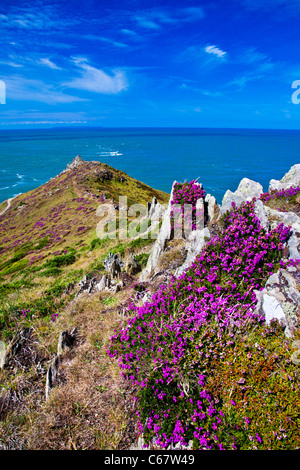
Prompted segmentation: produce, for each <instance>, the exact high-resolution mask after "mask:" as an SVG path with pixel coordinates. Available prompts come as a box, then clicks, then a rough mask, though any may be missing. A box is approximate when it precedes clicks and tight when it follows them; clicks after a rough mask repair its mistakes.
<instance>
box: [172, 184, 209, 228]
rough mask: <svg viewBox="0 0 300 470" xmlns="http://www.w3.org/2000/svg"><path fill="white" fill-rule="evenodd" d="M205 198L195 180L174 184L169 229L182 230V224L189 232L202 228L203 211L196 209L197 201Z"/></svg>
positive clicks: (203, 192)
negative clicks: (188, 228)
mask: <svg viewBox="0 0 300 470" xmlns="http://www.w3.org/2000/svg"><path fill="white" fill-rule="evenodd" d="M204 198H205V191H204V190H203V189H202V187H201V186H200V184H199V183H197V181H196V180H193V181H190V182H185V183H178V182H176V183H175V184H174V188H173V198H172V201H171V205H173V206H174V208H173V210H172V211H171V228H172V229H173V230H174V229H176V228H177V229H182V228H183V223H182V222H185V223H186V226H187V227H190V228H191V230H196V229H198V228H202V227H201V226H200V223H201V221H203V217H204V214H203V210H202V209H197V207H196V205H197V201H198V200H199V199H204Z"/></svg>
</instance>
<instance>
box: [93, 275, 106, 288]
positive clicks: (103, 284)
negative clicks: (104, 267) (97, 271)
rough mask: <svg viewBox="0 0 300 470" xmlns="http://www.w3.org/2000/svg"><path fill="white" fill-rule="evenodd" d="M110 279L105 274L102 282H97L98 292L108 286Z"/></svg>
mask: <svg viewBox="0 0 300 470" xmlns="http://www.w3.org/2000/svg"><path fill="white" fill-rule="evenodd" d="M108 285H109V281H108V278H107V277H106V276H105V274H104V275H103V276H102V278H101V280H100V282H98V284H96V286H95V289H96V291H97V292H102V291H104V290H105V288H106V287H108Z"/></svg>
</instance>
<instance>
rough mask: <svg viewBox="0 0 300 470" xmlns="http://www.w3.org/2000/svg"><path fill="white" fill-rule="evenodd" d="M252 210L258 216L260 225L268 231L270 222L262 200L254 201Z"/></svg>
mask: <svg viewBox="0 0 300 470" xmlns="http://www.w3.org/2000/svg"><path fill="white" fill-rule="evenodd" d="M254 212H255V215H256V216H257V217H258V218H259V220H260V223H261V225H262V227H263V228H264V229H265V230H266V231H267V232H268V231H269V228H270V222H269V219H268V216H267V212H266V208H265V206H264V203H263V202H262V201H260V200H257V201H255V207H254Z"/></svg>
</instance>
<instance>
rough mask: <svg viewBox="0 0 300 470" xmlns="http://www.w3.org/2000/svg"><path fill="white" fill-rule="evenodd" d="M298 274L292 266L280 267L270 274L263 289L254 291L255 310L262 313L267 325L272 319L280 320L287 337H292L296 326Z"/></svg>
mask: <svg viewBox="0 0 300 470" xmlns="http://www.w3.org/2000/svg"><path fill="white" fill-rule="evenodd" d="M299 274H300V273H299V272H298V270H297V269H296V268H295V267H292V266H290V267H288V268H287V269H280V270H279V271H278V272H277V273H275V274H273V275H272V276H270V278H269V279H268V281H267V283H266V286H265V288H264V289H263V290H261V291H256V298H257V306H256V312H258V313H260V314H263V315H264V317H265V319H266V323H267V325H268V324H270V323H271V321H272V320H274V319H275V320H278V321H279V322H281V323H282V325H283V326H284V328H285V334H286V336H287V337H292V336H293V332H294V329H295V328H296V327H297V326H298V319H299V306H300V292H299Z"/></svg>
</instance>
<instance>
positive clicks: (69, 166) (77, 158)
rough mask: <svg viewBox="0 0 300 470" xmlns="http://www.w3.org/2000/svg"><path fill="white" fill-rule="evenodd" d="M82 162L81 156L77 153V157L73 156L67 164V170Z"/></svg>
mask: <svg viewBox="0 0 300 470" xmlns="http://www.w3.org/2000/svg"><path fill="white" fill-rule="evenodd" d="M83 163H84V161H83V160H82V158H81V156H80V155H77V157H75V158H74V159H73V160H72V162H71V163H69V164H68V165H67V170H73V168H76V167H77V166H79V165H82V164H83Z"/></svg>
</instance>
